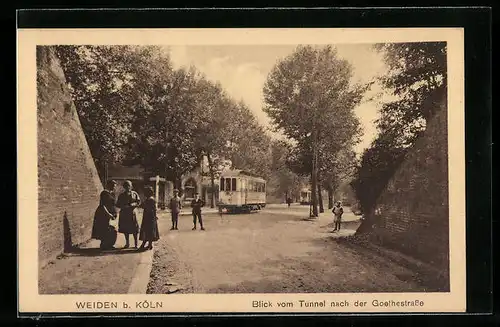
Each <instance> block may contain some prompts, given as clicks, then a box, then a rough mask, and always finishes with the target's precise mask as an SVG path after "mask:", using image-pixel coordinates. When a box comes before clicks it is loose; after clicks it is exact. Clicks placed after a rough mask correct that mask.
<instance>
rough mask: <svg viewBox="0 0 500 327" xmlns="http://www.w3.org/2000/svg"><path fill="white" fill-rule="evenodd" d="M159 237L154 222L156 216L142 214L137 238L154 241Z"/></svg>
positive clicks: (156, 225)
mask: <svg viewBox="0 0 500 327" xmlns="http://www.w3.org/2000/svg"><path fill="white" fill-rule="evenodd" d="M159 239H160V233H159V232H158V223H157V222H156V218H153V217H148V216H146V215H144V216H143V218H142V223H141V232H140V234H139V240H141V241H145V242H156V241H158V240H159Z"/></svg>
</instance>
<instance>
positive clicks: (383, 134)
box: [351, 42, 447, 231]
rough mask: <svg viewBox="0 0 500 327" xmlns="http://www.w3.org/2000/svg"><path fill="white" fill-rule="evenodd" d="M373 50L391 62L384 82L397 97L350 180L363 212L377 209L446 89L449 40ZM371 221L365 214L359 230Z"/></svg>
mask: <svg viewBox="0 0 500 327" xmlns="http://www.w3.org/2000/svg"><path fill="white" fill-rule="evenodd" d="M375 49H377V50H378V51H381V52H382V53H383V54H384V59H385V62H386V64H387V67H388V72H387V73H386V74H385V75H384V76H382V77H381V78H380V82H381V83H382V86H383V87H384V89H385V92H388V93H389V94H391V95H393V96H394V97H395V98H396V99H395V100H394V101H389V102H387V103H384V104H383V105H382V107H381V109H380V118H379V119H378V120H377V121H376V124H377V129H378V131H379V133H378V136H377V138H376V139H375V140H374V141H373V142H372V144H371V146H370V148H368V149H366V150H365V152H364V153H363V156H362V160H361V164H360V165H359V167H358V168H357V170H356V174H355V178H354V180H353V181H352V183H351V185H352V187H353V189H354V191H355V193H356V197H357V198H358V201H359V203H360V206H361V210H362V211H363V212H364V213H365V214H368V213H370V212H371V211H372V210H373V208H374V206H375V205H376V201H377V199H378V197H379V195H380V193H381V192H382V191H383V189H384V188H385V187H386V185H387V183H388V181H389V179H390V178H391V177H392V176H393V174H394V172H395V171H396V169H397V168H398V167H399V165H400V164H401V162H402V161H403V160H404V158H405V155H406V153H407V152H408V151H409V149H411V147H412V145H413V144H414V143H415V141H416V140H417V139H418V138H419V137H420V136H421V134H422V132H423V131H424V130H425V126H426V123H427V121H428V120H429V119H430V118H431V117H432V116H433V114H434V112H435V111H436V109H437V108H438V106H439V102H441V101H442V100H443V98H444V97H445V96H446V92H447V68H446V56H447V54H446V43H445V42H426V43H422V42H417V43H390V44H377V45H375ZM367 217H370V215H368V216H367ZM371 224H372V222H371V221H370V220H369V219H367V220H365V222H364V223H363V224H362V226H360V229H359V230H360V231H363V230H366V229H367V228H369V226H371Z"/></svg>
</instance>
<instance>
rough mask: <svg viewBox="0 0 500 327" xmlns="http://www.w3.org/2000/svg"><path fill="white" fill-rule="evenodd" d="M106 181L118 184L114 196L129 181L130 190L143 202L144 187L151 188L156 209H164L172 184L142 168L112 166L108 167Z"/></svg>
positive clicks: (121, 190) (135, 166)
mask: <svg viewBox="0 0 500 327" xmlns="http://www.w3.org/2000/svg"><path fill="white" fill-rule="evenodd" d="M108 179H109V180H115V181H116V182H117V183H118V186H117V188H116V196H118V194H120V193H121V192H123V182H125V181H126V180H129V181H131V182H132V188H133V189H134V190H135V191H136V192H137V193H139V196H140V197H141V199H142V200H144V187H146V186H151V187H152V188H153V191H154V192H155V200H156V203H157V204H158V208H165V206H166V203H167V199H168V198H167V195H168V194H169V192H168V191H169V189H171V188H172V183H171V182H169V181H167V180H166V179H165V178H164V177H162V176H155V175H153V174H151V173H149V172H147V171H146V170H145V169H144V168H143V167H142V166H140V165H134V166H123V165H112V166H109V167H108Z"/></svg>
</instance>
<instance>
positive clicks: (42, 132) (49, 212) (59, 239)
mask: <svg viewBox="0 0 500 327" xmlns="http://www.w3.org/2000/svg"><path fill="white" fill-rule="evenodd" d="M37 93H38V94H37V96H38V97H37V108H38V109H37V110H38V111H37V117H38V131H37V132H38V134H37V135H38V224H39V225H38V230H39V235H38V245H39V250H38V252H39V253H38V254H39V260H40V262H41V266H43V265H44V264H45V263H46V261H47V260H48V259H50V258H51V257H53V256H55V255H57V254H59V253H61V252H62V251H63V250H64V249H65V248H66V249H69V247H70V246H71V245H73V244H78V243H81V242H84V241H87V240H88V239H89V238H90V235H91V228H92V220H93V216H94V211H95V209H96V207H97V205H98V203H99V193H100V192H101V190H102V184H101V181H100V179H99V176H98V174H97V170H96V168H95V165H94V162H93V160H92V156H91V154H90V150H89V147H88V144H87V141H86V139H85V136H84V134H83V130H82V128H81V125H80V121H79V118H78V114H77V112H76V108H75V106H74V104H73V102H72V99H71V96H70V93H69V90H68V89H67V87H66V81H65V77H64V73H63V70H62V68H61V66H60V64H59V60H58V59H57V57H56V54H55V51H54V49H53V48H52V47H47V46H38V47H37Z"/></svg>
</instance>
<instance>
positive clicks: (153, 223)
mask: <svg viewBox="0 0 500 327" xmlns="http://www.w3.org/2000/svg"><path fill="white" fill-rule="evenodd" d="M153 195H154V191H153V188H152V187H151V186H146V187H145V188H144V197H145V198H146V199H145V200H144V202H143V204H142V205H141V207H142V208H144V212H143V214H142V221H141V232H140V234H139V240H141V241H142V244H141V247H140V249H145V248H146V242H147V243H149V244H148V246H147V248H148V249H149V250H151V249H152V248H153V242H156V241H158V240H159V239H160V235H159V233H158V223H157V221H158V216H157V215H156V201H155V198H154V197H153Z"/></svg>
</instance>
